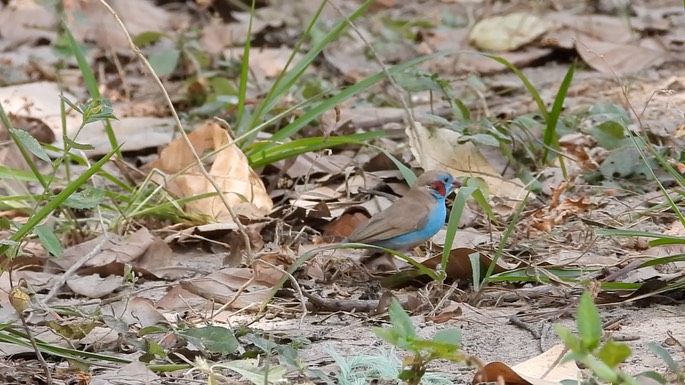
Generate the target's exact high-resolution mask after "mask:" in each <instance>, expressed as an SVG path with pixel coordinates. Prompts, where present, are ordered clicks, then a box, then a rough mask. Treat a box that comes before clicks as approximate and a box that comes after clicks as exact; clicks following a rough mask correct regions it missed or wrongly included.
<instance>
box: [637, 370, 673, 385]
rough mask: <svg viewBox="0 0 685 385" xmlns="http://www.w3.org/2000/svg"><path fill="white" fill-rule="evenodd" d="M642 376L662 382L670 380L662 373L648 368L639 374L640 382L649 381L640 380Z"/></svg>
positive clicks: (638, 379)
mask: <svg viewBox="0 0 685 385" xmlns="http://www.w3.org/2000/svg"><path fill="white" fill-rule="evenodd" d="M641 377H644V378H649V379H652V380H654V381H656V382H658V383H660V384H666V383H668V380H666V378H665V377H664V376H662V375H661V374H659V373H657V372H655V371H652V370H648V371H646V372H642V373H640V374H638V375H637V381H638V383H640V384H644V383H647V382H646V381H641V380H640V378H641Z"/></svg>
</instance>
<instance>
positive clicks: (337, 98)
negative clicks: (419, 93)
mask: <svg viewBox="0 0 685 385" xmlns="http://www.w3.org/2000/svg"><path fill="white" fill-rule="evenodd" d="M459 52H464V51H443V52H436V53H434V54H431V55H426V56H421V57H418V58H415V59H412V60H410V61H408V62H406V63H403V64H399V65H396V66H393V67H390V68H388V72H389V73H390V74H396V73H399V72H402V71H405V70H407V69H409V68H411V67H414V66H417V65H419V64H421V63H423V62H425V61H428V60H430V59H435V58H439V57H444V56H448V55H452V54H455V53H459ZM385 76H386V74H385V71H381V72H378V73H376V74H375V75H372V76H370V77H368V78H366V79H364V80H362V81H360V82H358V83H356V84H354V85H352V86H350V87H347V88H345V89H344V90H342V91H341V92H339V93H338V94H336V95H334V96H332V97H331V98H329V99H326V100H325V101H323V102H322V103H320V104H318V105H317V106H316V107H313V108H311V109H310V110H308V111H307V112H305V113H304V114H302V115H301V116H300V117H298V118H297V119H295V120H294V121H293V122H292V123H290V124H288V125H287V126H286V127H284V128H283V129H281V130H279V131H278V132H276V133H275V134H274V135H273V137H272V138H271V140H270V141H269V142H263V143H260V144H256V145H255V146H253V147H254V148H253V149H252V150H251V151H250V153H253V152H258V151H261V150H263V149H264V148H267V147H270V146H273V145H274V143H278V142H279V141H282V140H285V139H287V138H290V137H292V136H293V135H295V134H296V133H297V132H299V131H300V130H301V129H302V128H303V127H305V126H306V125H307V124H309V123H310V122H311V121H312V120H314V119H316V118H318V117H319V116H320V115H321V114H323V113H324V112H326V111H328V110H331V109H333V108H334V107H335V106H336V105H338V104H340V103H342V102H344V101H345V100H347V99H349V98H350V97H352V96H354V95H356V94H358V93H359V92H361V91H363V90H366V89H368V88H369V87H371V86H372V85H374V84H376V83H378V82H380V81H382V80H383V79H385Z"/></svg>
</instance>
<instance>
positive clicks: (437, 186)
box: [415, 170, 461, 198]
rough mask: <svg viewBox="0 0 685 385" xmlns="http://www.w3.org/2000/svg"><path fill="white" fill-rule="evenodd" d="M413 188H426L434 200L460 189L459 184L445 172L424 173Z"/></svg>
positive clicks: (432, 171)
mask: <svg viewBox="0 0 685 385" xmlns="http://www.w3.org/2000/svg"><path fill="white" fill-rule="evenodd" d="M415 186H426V187H428V188H429V189H430V191H431V193H432V194H433V195H435V196H436V198H438V197H439V198H444V197H446V196H448V195H449V194H450V193H451V192H452V191H454V190H455V189H457V188H459V187H461V182H459V180H457V179H455V178H454V177H453V176H452V175H450V173H448V172H447V171H440V170H431V171H426V172H424V173H423V174H421V176H420V177H419V178H418V179H417V180H416V183H415Z"/></svg>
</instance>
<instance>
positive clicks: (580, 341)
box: [554, 292, 638, 385]
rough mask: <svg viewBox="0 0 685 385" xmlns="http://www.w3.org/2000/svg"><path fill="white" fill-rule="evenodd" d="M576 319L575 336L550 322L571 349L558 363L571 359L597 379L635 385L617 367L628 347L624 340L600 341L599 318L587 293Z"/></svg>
mask: <svg viewBox="0 0 685 385" xmlns="http://www.w3.org/2000/svg"><path fill="white" fill-rule="evenodd" d="M576 318H577V319H576V325H577V329H578V335H575V334H573V333H572V332H571V331H570V330H569V329H568V328H566V327H564V326H561V325H559V324H556V325H554V326H555V330H556V332H557V334H558V335H559V338H561V340H562V341H563V342H564V344H565V345H566V347H567V348H568V349H569V350H570V351H571V352H570V353H569V354H567V355H566V356H565V357H564V358H562V360H561V362H562V363H563V362H567V361H571V360H575V361H578V362H581V363H582V364H583V365H584V366H585V367H586V368H588V369H590V371H592V373H593V374H594V375H595V376H596V377H597V379H598V380H599V381H601V382H608V383H611V384H631V385H637V384H638V381H637V380H636V379H635V378H634V377H632V376H630V375H628V374H626V373H624V372H623V371H621V370H620V369H619V368H618V367H619V365H620V364H621V363H623V362H625V360H626V359H627V358H628V357H630V355H631V350H630V348H629V347H628V345H626V344H624V343H621V342H615V341H613V340H608V341H605V342H602V337H603V336H602V334H603V333H602V320H601V319H600V317H599V313H598V312H597V308H596V307H595V304H594V303H593V301H592V297H591V296H590V294H589V293H587V292H585V293H583V295H582V296H581V297H580V303H579V305H578V314H577V317H576ZM583 383H587V384H591V383H594V382H593V381H588V382H583Z"/></svg>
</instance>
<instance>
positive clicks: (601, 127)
mask: <svg viewBox="0 0 685 385" xmlns="http://www.w3.org/2000/svg"><path fill="white" fill-rule="evenodd" d="M590 133H591V134H592V137H593V138H595V140H596V141H597V143H598V144H599V145H600V146H602V147H604V148H606V149H607V150H614V149H617V148H619V147H622V146H623V144H624V139H625V136H626V134H625V127H624V126H623V124H622V123H619V122H617V121H615V120H607V121H606V122H603V123H600V124H598V125H597V126H595V127H592V129H590Z"/></svg>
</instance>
